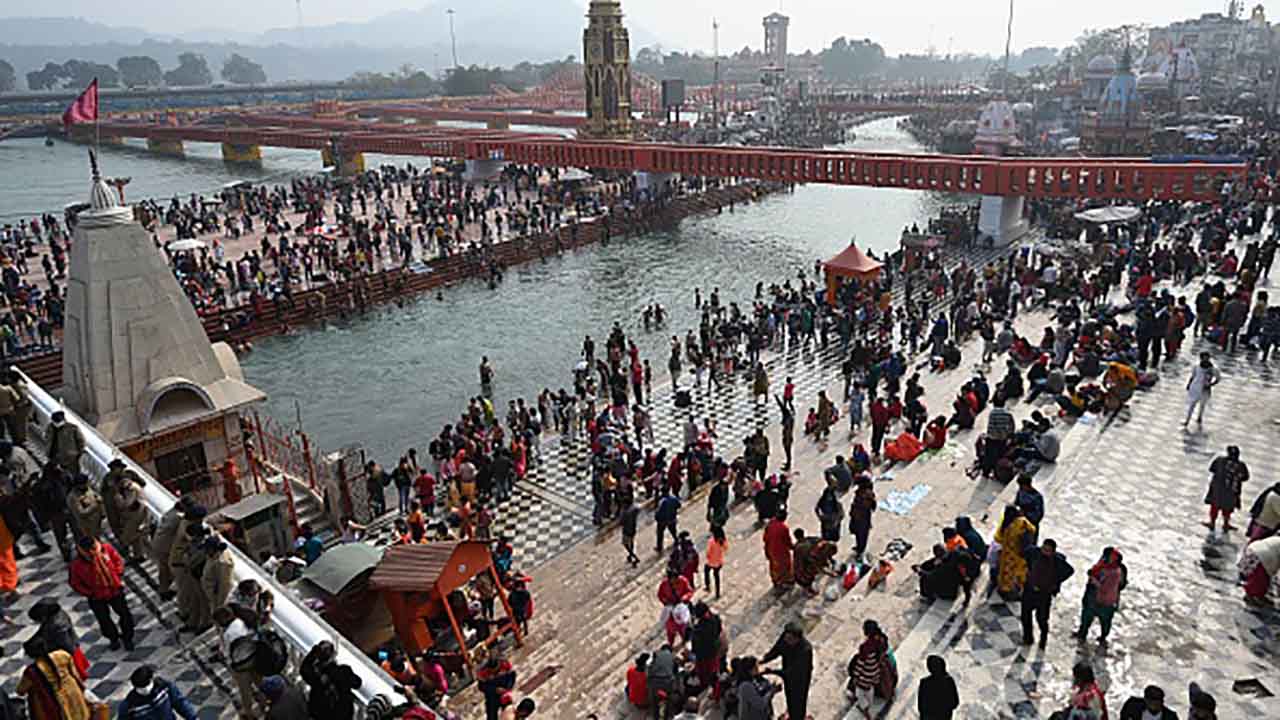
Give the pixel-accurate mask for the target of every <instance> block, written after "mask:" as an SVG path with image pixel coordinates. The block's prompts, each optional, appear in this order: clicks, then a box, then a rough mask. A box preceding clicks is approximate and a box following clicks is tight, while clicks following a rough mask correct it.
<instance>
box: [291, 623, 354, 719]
mask: <svg viewBox="0 0 1280 720" xmlns="http://www.w3.org/2000/svg"><path fill="white" fill-rule="evenodd" d="M337 656H338V651H337V649H336V648H334V646H333V643H331V642H329V641H328V640H321V641H320V642H318V643H316V645H315V647H313V648H311V651H310V652H308V653H307V656H306V657H305V658H303V659H302V666H301V667H300V668H299V673H300V674H301V675H302V679H303V680H304V681H306V683H307V685H308V686H309V687H310V688H311V694H310V695H308V696H307V710H308V712H310V713H311V717H314V718H327V719H328V720H354V718H355V716H356V698H355V695H354V694H353V692H352V691H353V690H355V689H356V688H358V687H360V685H361V680H360V676H359V675H356V673H355V671H354V670H352V669H351V667H350V666H348V665H340V664H338V658H337Z"/></svg>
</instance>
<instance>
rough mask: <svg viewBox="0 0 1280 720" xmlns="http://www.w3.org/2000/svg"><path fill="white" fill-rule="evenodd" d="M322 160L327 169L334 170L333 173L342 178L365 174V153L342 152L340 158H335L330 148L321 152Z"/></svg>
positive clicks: (339, 154)
mask: <svg viewBox="0 0 1280 720" xmlns="http://www.w3.org/2000/svg"><path fill="white" fill-rule="evenodd" d="M320 160H321V162H323V163H324V166H325V167H327V168H333V171H334V172H335V173H337V174H338V175H340V176H343V177H350V176H352V175H359V174H360V173H362V172H364V153H362V152H341V151H339V153H338V157H337V158H335V157H334V156H333V151H332V150H330V149H329V148H323V149H322V150H321V151H320Z"/></svg>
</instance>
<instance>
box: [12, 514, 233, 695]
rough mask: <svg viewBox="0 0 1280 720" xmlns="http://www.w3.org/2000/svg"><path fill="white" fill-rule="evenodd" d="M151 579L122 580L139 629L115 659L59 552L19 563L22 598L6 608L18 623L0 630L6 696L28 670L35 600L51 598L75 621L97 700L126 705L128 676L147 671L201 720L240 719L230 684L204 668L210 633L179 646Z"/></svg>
mask: <svg viewBox="0 0 1280 720" xmlns="http://www.w3.org/2000/svg"><path fill="white" fill-rule="evenodd" d="M47 537H48V536H46V538H47ZM22 546H23V547H24V548H26V547H29V546H30V541H29V540H23V541H22ZM146 572H147V570H146V568H138V567H133V566H131V567H129V569H128V570H127V571H126V573H125V579H126V586H127V596H128V600H129V606H130V609H131V610H132V612H133V617H134V621H135V622H136V629H135V631H134V633H135V634H134V642H135V649H134V650H133V651H132V652H126V651H124V650H123V649H122V650H118V651H113V650H111V649H110V647H108V644H107V640H106V638H104V637H102V634H101V633H100V632H99V630H98V622H97V620H95V619H94V617H93V613H92V612H91V611H90V610H89V603H88V601H86V600H85V599H84V598H81V597H79V596H77V595H74V594H73V593H72V592H71V590H70V588H69V587H68V585H67V566H66V563H64V562H63V560H62V556H60V555H59V554H58V552H57V550H56V549H54V550H51V551H50V552H47V553H44V554H43V555H28V556H27V557H25V558H23V559H22V560H19V561H18V574H19V578H20V584H19V585H18V593H17V595H16V596H15V600H14V602H13V603H12V604H10V605H8V606H7V607H6V608H5V614H6V615H8V616H9V618H10V619H11V620H12V621H13V622H12V623H4V624H0V651H2V655H0V682H2V683H3V685H4V688H5V690H6V691H9V692H12V691H13V689H14V687H16V685H17V680H18V677H19V676H20V674H21V672H22V669H23V668H24V667H25V666H26V665H27V660H26V657H25V656H24V655H23V652H22V643H23V642H24V641H26V640H27V638H29V637H31V634H32V632H33V631H34V626H33V624H32V623H31V622H30V621H29V620H28V619H27V611H28V610H29V609H30V608H31V606H32V605H34V604H35V603H36V601H37V600H39V599H41V598H46V597H51V598H57V599H58V600H59V601H60V603H61V605H62V609H63V610H65V611H66V612H67V614H68V615H70V616H71V620H72V622H73V624H74V626H75V630H76V633H77V635H78V636H79V639H80V645H81V648H82V649H83V650H84V653H85V655H86V656H87V657H88V658H89V661H90V662H91V663H92V666H91V667H90V668H89V678H88V682H87V683H86V686H87V687H88V689H89V690H90V691H91V692H92V693H93V694H94V695H96V696H97V697H98V698H99V699H100V700H103V701H106V702H110V703H111V704H112V706H114V705H115V703H117V702H119V701H120V700H123V699H124V696H125V695H127V694H128V692H129V690H130V688H131V684H130V682H129V676H130V675H132V674H133V671H134V670H136V669H137V668H138V667H139V666H141V665H143V664H148V665H151V666H152V667H154V668H156V670H157V671H158V672H159V673H160V674H161V676H162V677H165V678H167V679H169V680H172V681H173V682H175V683H177V685H178V687H179V688H180V689H181V690H182V692H183V693H184V694H186V696H187V697H188V698H189V699H190V700H191V703H192V705H194V706H195V707H196V709H197V711H198V712H199V717H200V719H201V720H223V719H229V718H234V717H236V710H235V707H234V702H233V700H232V698H231V695H230V694H228V691H227V689H228V686H227V684H226V681H225V679H224V678H222V677H220V674H221V673H220V672H219V670H218V666H211V665H210V664H209V663H208V661H207V658H208V656H209V655H210V654H211V653H212V652H213V646H212V644H211V641H212V639H213V633H206V634H205V636H203V637H202V638H200V640H199V641H193V640H192V636H191V635H183V636H182V638H181V639H179V638H178V635H177V632H176V624H174V623H171V622H170V621H169V620H168V619H169V618H176V612H177V611H176V608H175V607H174V606H173V604H172V603H161V601H160V600H159V598H158V597H157V596H156V593H155V590H154V588H153V587H152V586H151V584H150V580H149V578H148V577H146ZM162 618H164V619H162Z"/></svg>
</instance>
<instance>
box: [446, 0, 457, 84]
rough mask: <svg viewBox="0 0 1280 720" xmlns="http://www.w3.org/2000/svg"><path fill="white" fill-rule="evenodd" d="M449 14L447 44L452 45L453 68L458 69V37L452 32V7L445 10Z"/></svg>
mask: <svg viewBox="0 0 1280 720" xmlns="http://www.w3.org/2000/svg"><path fill="white" fill-rule="evenodd" d="M445 14H447V15H448V16H449V44H450V45H451V46H452V47H453V69H454V70H457V69H458V37H457V36H456V35H454V34H453V8H449V9H448V10H445Z"/></svg>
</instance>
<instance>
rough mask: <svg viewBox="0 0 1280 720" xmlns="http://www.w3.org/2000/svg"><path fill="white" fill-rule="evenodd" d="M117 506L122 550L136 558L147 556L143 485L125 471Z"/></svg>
mask: <svg viewBox="0 0 1280 720" xmlns="http://www.w3.org/2000/svg"><path fill="white" fill-rule="evenodd" d="M116 504H117V506H118V507H119V509H120V510H119V511H120V534H119V535H117V536H116V537H117V538H119V540H120V544H121V545H122V547H121V548H120V550H121V551H122V552H124V553H125V554H127V555H130V556H132V557H134V558H138V559H142V558H144V557H146V556H147V551H148V549H149V548H148V546H147V529H148V522H147V508H146V506H145V505H143V504H142V483H141V482H140V481H139V480H138V478H137V477H134V476H132V473H130V472H128V471H125V475H124V477H123V478H122V479H121V481H120V484H119V485H118V486H117V487H116Z"/></svg>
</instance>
